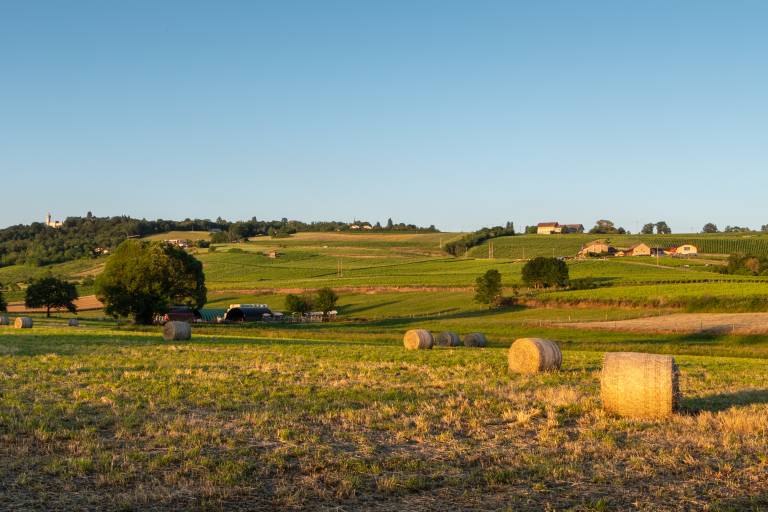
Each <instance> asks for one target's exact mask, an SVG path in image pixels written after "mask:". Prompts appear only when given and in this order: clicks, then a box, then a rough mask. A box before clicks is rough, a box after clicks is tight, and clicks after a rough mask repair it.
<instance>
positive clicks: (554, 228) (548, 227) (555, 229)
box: [536, 222, 563, 235]
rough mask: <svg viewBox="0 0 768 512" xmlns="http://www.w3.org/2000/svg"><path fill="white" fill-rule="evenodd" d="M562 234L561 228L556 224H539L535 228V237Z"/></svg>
mask: <svg viewBox="0 0 768 512" xmlns="http://www.w3.org/2000/svg"><path fill="white" fill-rule="evenodd" d="M562 232H563V228H562V226H560V224H558V223H557V222H540V223H539V224H538V225H537V226H536V234H537V235H554V234H559V233H562Z"/></svg>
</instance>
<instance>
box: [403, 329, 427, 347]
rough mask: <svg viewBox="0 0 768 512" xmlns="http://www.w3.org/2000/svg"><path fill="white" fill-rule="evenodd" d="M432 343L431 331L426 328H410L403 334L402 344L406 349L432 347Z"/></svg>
mask: <svg viewBox="0 0 768 512" xmlns="http://www.w3.org/2000/svg"><path fill="white" fill-rule="evenodd" d="M433 344H434V339H433V338H432V333H431V332H429V331H427V330H426V329H411V330H410V331H408V332H406V333H405V336H403V346H404V347H405V348H406V349H408V350H422V349H427V348H432V345H433Z"/></svg>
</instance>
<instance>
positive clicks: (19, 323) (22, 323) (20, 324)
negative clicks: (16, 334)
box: [13, 316, 32, 329]
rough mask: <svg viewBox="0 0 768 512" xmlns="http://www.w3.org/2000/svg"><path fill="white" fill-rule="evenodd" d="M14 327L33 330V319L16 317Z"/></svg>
mask: <svg viewBox="0 0 768 512" xmlns="http://www.w3.org/2000/svg"><path fill="white" fill-rule="evenodd" d="M13 326H14V327H15V328H16V329H31V328H32V319H31V318H29V317H28V316H19V317H16V320H15V321H14V322H13Z"/></svg>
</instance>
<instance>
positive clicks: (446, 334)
mask: <svg viewBox="0 0 768 512" xmlns="http://www.w3.org/2000/svg"><path fill="white" fill-rule="evenodd" d="M435 345H437V346H439V347H458V346H460V345H461V338H460V337H459V335H458V334H456V333H455V332H451V331H443V332H441V333H439V334H438V335H437V336H435Z"/></svg>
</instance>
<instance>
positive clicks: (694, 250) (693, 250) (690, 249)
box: [664, 244, 699, 256]
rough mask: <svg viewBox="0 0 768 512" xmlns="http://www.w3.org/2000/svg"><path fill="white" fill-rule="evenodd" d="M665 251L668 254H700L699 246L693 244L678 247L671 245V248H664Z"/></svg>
mask: <svg viewBox="0 0 768 512" xmlns="http://www.w3.org/2000/svg"><path fill="white" fill-rule="evenodd" d="M664 252H666V253H667V254H675V255H678V256H690V255H692V254H698V253H699V248H698V247H696V246H695V245H692V244H683V245H679V246H677V247H670V248H669V249H664Z"/></svg>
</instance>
